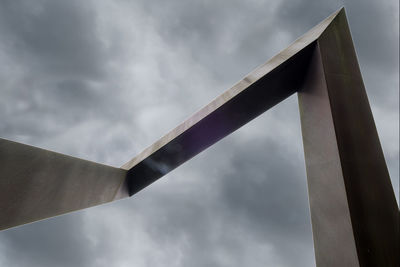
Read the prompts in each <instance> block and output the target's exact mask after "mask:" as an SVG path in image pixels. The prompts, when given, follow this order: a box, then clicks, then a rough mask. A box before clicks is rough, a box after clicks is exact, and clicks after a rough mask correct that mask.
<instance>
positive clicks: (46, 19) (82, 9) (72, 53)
mask: <svg viewBox="0 0 400 267" xmlns="http://www.w3.org/2000/svg"><path fill="white" fill-rule="evenodd" d="M0 12H1V19H0V20H1V22H2V26H1V28H2V29H3V31H2V36H3V38H7V39H8V40H7V41H6V44H8V47H7V48H8V49H9V51H10V52H11V53H13V54H14V56H16V57H17V58H18V59H20V60H21V61H22V63H23V64H29V67H31V68H33V71H35V70H36V68H43V70H40V71H42V75H43V74H46V75H61V76H62V77H65V76H66V77H68V76H69V75H71V76H81V77H82V78H84V79H90V78H92V77H93V78H94V77H97V76H100V75H103V74H104V73H102V64H99V63H101V59H102V58H103V57H104V51H102V49H103V47H102V44H101V42H99V40H98V38H97V36H96V25H95V17H94V16H95V14H94V13H93V11H92V9H91V7H90V5H88V4H87V3H82V2H81V1H68V2H65V1H57V0H56V1H46V0H45V1H37V2H35V3H33V2H32V1H2V3H1V9H0Z"/></svg>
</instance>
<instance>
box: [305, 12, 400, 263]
mask: <svg viewBox="0 0 400 267" xmlns="http://www.w3.org/2000/svg"><path fill="white" fill-rule="evenodd" d="M298 96H299V107H300V117H301V125H302V133H303V144H304V152H305V160H306V169H307V180H308V188H309V190H308V194H309V200H310V210H311V221H312V228H313V235H314V242H315V255H316V262H317V265H318V266H399V210H398V206H397V203H396V199H395V195H394V192H393V187H392V185H391V181H390V177H389V173H388V170H387V167H386V163H385V159H384V156H383V152H382V148H381V145H380V142H379V138H378V134H377V131H376V127H375V123H374V119H373V116H372V112H371V109H370V106H369V103H368V98H367V94H366V92H365V88H364V84H363V80H362V77H361V72H360V69H359V66H358V62H357V57H356V53H355V50H354V47H353V42H352V39H351V35H350V30H349V27H348V25H347V20H346V15H345V12H344V10H343V11H342V12H340V13H339V14H338V15H337V16H336V18H335V19H334V20H333V21H332V22H331V24H330V25H329V26H328V27H327V29H326V30H325V31H324V32H323V34H322V35H321V36H320V37H319V38H318V41H317V46H316V49H315V51H314V54H313V57H312V62H311V64H310V67H309V70H308V74H307V76H306V80H305V82H304V84H303V86H302V90H300V92H299V94H298Z"/></svg>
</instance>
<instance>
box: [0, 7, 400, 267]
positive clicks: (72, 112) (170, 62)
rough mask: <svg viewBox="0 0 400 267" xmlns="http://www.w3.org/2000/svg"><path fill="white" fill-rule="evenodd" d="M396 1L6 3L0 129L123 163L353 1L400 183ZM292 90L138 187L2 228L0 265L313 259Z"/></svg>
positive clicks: (362, 52) (364, 65) (368, 77)
mask: <svg viewBox="0 0 400 267" xmlns="http://www.w3.org/2000/svg"><path fill="white" fill-rule="evenodd" d="M395 2H396V1H392V2H389V1H388V2H385V3H377V2H376V3H375V2H374V1H372V0H371V1H361V0H354V1H346V2H345V3H343V2H340V1H337V2H335V1H325V2H323V1H308V0H302V1H300V0H296V1H289V0H280V1H279V0H277V1H257V0H253V1H246V2H243V1H229V3H228V2H223V1H177V0H176V1H167V2H165V1H164V2H159V1H135V2H132V1H113V2H110V1H89V2H82V1H50V0H49V1H45V0H37V1H2V2H1V4H0V36H1V38H0V61H1V62H2V64H1V65H0V82H1V84H2V86H1V87H0V93H1V98H0V121H1V124H0V136H1V137H5V138H10V139H13V140H18V141H23V142H28V143H31V144H35V145H38V146H44V147H46V148H51V149H54V150H57V151H60V152H63V153H69V154H71V155H75V156H81V157H84V158H87V159H91V160H95V161H101V162H105V163H109V164H116V165H122V164H123V163H124V161H126V160H128V159H129V158H130V157H132V156H134V155H135V153H137V152H139V150H140V149H142V148H144V147H145V146H146V145H148V144H150V143H151V142H153V141H154V140H155V139H156V138H157V137H159V136H161V135H163V134H165V132H166V131H167V130H169V129H171V128H172V127H174V126H175V125H176V124H177V123H179V122H180V121H181V120H183V119H184V118H186V117H188V115H190V113H192V112H194V111H195V110H196V109H198V108H199V107H201V106H203V105H204V104H206V103H207V102H208V101H209V100H211V99H212V98H213V97H215V96H216V95H218V94H220V93H221V92H222V91H223V90H225V89H227V88H228V87H229V86H231V85H232V84H233V83H234V82H236V81H237V80H239V79H240V78H241V77H242V76H243V75H245V74H246V73H248V72H249V71H251V69H253V68H254V67H256V66H257V65H259V64H261V63H263V62H264V61H266V60H267V59H268V58H270V57H271V56H273V55H274V54H275V53H276V52H278V51H279V50H281V49H283V48H284V47H286V46H287V45H288V44H289V43H290V42H292V41H293V40H294V39H295V38H297V37H298V36H300V35H301V34H303V33H304V32H305V31H307V30H308V29H309V28H311V27H312V26H314V25H315V24H316V23H318V22H319V21H321V20H322V19H324V18H325V17H326V16H327V15H329V14H330V13H332V12H334V11H335V10H336V9H337V8H339V7H340V6H341V5H343V4H344V5H345V6H346V11H347V14H348V18H349V22H350V27H351V30H352V33H353V37H354V41H355V45H356V50H357V52H358V56H359V60H360V65H361V70H362V71H363V75H364V78H365V82H366V87H367V90H368V94H369V95H370V98H372V101H371V103H372V104H373V107H374V108H375V110H376V112H375V111H374V110H373V111H374V112H375V114H374V115H375V118H377V116H378V119H376V120H377V122H379V123H381V124H379V123H378V130H379V129H381V132H380V134H383V136H384V137H385V138H384V140H383V141H382V142H383V144H384V149H385V153H386V157H387V159H388V165H389V168H390V170H391V175H392V178H393V179H394V183H396V181H397V185H398V155H399V153H398V145H397V146H393V143H395V142H397V144H398V132H397V133H393V132H395V131H398V129H397V130H396V129H395V130H394V128H395V127H393V123H395V121H396V120H397V121H398V110H397V109H398V82H397V80H398V76H397V73H398V61H397V58H398V49H397V48H398V31H397V30H396V27H397V26H392V25H398V14H396V13H395V12H394V11H393V10H394V8H392V6H395V7H396V8H395V10H396V12H397V10H398V3H395ZM391 5H392V6H391ZM371 17H373V19H371ZM382 40H385V41H384V42H382ZM396 55H397V56H396ZM396 82H397V84H396ZM382 88H384V89H385V90H386V91H382V90H383V89H382ZM393 95H395V97H393ZM389 98H390V101H391V102H390V105H388V101H389ZM295 102H296V101H295V98H291V99H289V101H285V103H282V104H281V105H279V107H276V108H274V109H273V110H271V111H269V112H268V113H267V114H265V115H264V116H262V117H261V118H258V119H257V120H255V121H254V122H252V123H250V124H249V125H247V126H246V127H245V128H243V129H241V130H239V131H238V132H236V133H235V134H234V135H232V136H230V137H229V138H227V139H224V140H223V141H221V142H220V143H218V144H217V145H216V146H214V147H212V148H210V149H209V150H207V151H206V152H204V153H202V154H200V155H199V156H198V157H196V158H195V159H193V160H192V161H190V162H188V163H186V164H185V165H184V166H182V167H180V168H179V169H177V170H175V171H173V172H172V173H170V174H169V175H167V176H166V177H164V178H163V179H162V180H160V181H158V182H156V183H155V184H153V185H152V186H150V187H149V188H146V189H145V190H144V191H142V192H140V193H139V194H138V195H136V196H134V197H133V198H131V199H127V200H123V201H120V202H117V203H114V204H111V205H105V206H100V207H97V208H92V209H89V210H88V211H87V212H83V213H76V214H74V215H66V216H62V217H59V218H55V219H51V220H48V221H43V222H38V223H35V224H31V225H26V226H22V227H19V228H16V229H13V230H9V231H4V232H1V233H0V265H2V266H44V267H46V266H127V265H128V266H132V265H134V266H310V265H313V264H314V255H313V247H312V237H311V226H310V221H309V212H308V204H307V193H306V183H305V181H306V180H305V170H304V162H303V160H304V159H303V152H302V145H301V137H300V126H299V121H298V120H299V119H298V111H297V107H296V103H295ZM396 118H397V119H396ZM379 127H380V128H379ZM397 128H398V127H397ZM381 136H382V135H381ZM386 140H387V141H386ZM385 142H386V143H385ZM395 185H396V184H395ZM21 251H23V254H21Z"/></svg>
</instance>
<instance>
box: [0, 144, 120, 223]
mask: <svg viewBox="0 0 400 267" xmlns="http://www.w3.org/2000/svg"><path fill="white" fill-rule="evenodd" d="M125 176H126V170H122V169H119V168H114V167H110V166H106V165H102V164H98V163H94V162H90V161H87V160H82V159H78V158H74V157H70V156H66V155H62V154H59V153H55V152H51V151H48V150H44V149H40V148H36V147H32V146H28V145H23V144H19V143H16V142H12V141H8V140H5V139H0V230H4V229H7V228H10V227H13V226H18V225H22V224H26V223H30V222H33V221H37V220H41V219H45V218H48V217H52V216H56V215H60V214H63V213H67V212H71V211H75V210H80V209H84V208H88V207H91V206H94V205H99V204H102V203H106V202H109V201H112V200H113V199H114V197H115V194H116V193H117V190H118V188H119V187H120V185H121V183H122V182H123V181H124V179H125Z"/></svg>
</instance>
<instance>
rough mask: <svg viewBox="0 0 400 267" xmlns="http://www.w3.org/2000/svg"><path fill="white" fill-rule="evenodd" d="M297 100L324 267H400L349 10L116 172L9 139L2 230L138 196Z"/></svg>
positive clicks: (392, 206) (0, 156) (393, 206)
mask: <svg viewBox="0 0 400 267" xmlns="http://www.w3.org/2000/svg"><path fill="white" fill-rule="evenodd" d="M295 92H298V93H299V94H298V96H299V108H300V117H301V125H302V133H303V144H304V151H305V160H306V169H307V181H308V187H309V199H310V210H311V222H312V227H313V235H314V244H315V254H316V262H317V265H318V266H398V265H399V256H398V248H399V210H398V206H397V203H396V200H395V197H394V192H393V188H392V185H391V183H390V178H389V174H388V171H387V167H386V163H385V160H384V157H383V153H382V149H381V146H380V143H379V138H378V135H377V132H376V128H375V124H374V121H373V117H372V113H371V110H370V107H369V103H368V99H367V96H366V93H365V89H364V85H363V82H362V77H361V73H360V71H359V67H358V63H357V58H356V54H355V51H354V47H353V43H352V40H351V35H350V31H349V28H348V25H347V21H346V16H345V12H344V9H341V10H339V11H337V12H335V13H334V14H332V15H331V16H330V17H328V18H327V19H325V20H324V21H322V22H321V23H320V24H318V25H317V26H316V27H314V28H313V29H311V30H310V31H309V32H307V33H306V34H305V35H303V36H302V37H300V38H299V39H297V40H296V41H295V42H294V43H293V44H292V45H290V46H289V47H288V48H286V49H285V50H283V51H282V52H280V53H279V54H278V55H276V56H275V57H273V58H272V59H271V60H269V61H268V62H267V63H265V64H264V65H262V66H260V67H258V68H257V69H256V70H254V71H252V72H251V73H250V74H249V75H247V76H246V77H245V78H244V79H242V80H241V81H240V82H238V83H237V84H236V85H234V86H233V87H232V88H230V89H229V90H227V91H226V92H225V93H223V94H222V95H220V96H219V97H217V98H216V99H215V100H213V101H212V102H211V103H210V104H208V105H207V106H205V107H204V108H203V109H201V110H200V111H198V112H197V113H196V114H194V115H193V116H191V117H190V118H189V119H187V120H186V121H185V122H183V123H182V124H180V125H179V126H178V127H176V128H175V129H173V130H172V131H171V132H169V133H168V134H166V135H165V136H164V137H162V138H161V139H160V140H158V141H157V142H155V143H154V144H153V145H151V146H150V147H148V148H147V149H145V150H144V151H143V152H142V153H140V154H139V155H138V156H136V157H135V158H133V159H132V160H130V161H129V162H127V163H126V164H124V165H123V166H122V167H121V168H114V167H110V166H106V165H102V164H98V163H94V162H90V161H86V160H82V159H78V158H74V157H69V156H66V155H62V154H59V153H55V152H51V151H47V150H43V149H39V148H35V147H32V146H28V145H24V144H19V143H15V142H12V141H8V140H5V139H0V164H1V165H0V212H1V213H0V230H4V229H7V228H10V227H14V226H18V225H22V224H26V223H30V222H34V221H37V220H41V219H45V218H48V217H52V216H56V215H60V214H63V213H67V212H71V211H74V210H79V209H84V208H87V207H91V206H94V205H99V204H102V203H106V202H110V201H113V200H116V199H120V198H124V197H128V196H131V195H133V194H135V193H136V192H138V191H140V190H141V189H143V188H144V187H146V186H148V185H149V184H151V183H153V182H154V181H156V180H157V179H159V178H160V177H162V176H163V175H165V174H166V173H168V172H170V171H171V170H173V169H174V168H176V167H178V166H179V165H181V164H182V163H184V162H186V161H187V160H189V159H190V158H192V157H194V156H195V155H197V154H198V153H200V152H201V151H203V150H204V149H206V148H207V147H209V146H211V145H213V144H215V143H216V142H217V141H219V140H220V139H222V138H223V137H225V136H227V135H229V134H230V133H232V132H234V131H235V130H237V129H238V128H240V127H241V126H243V125H244V124H246V123H247V122H249V121H251V120H252V119H254V118H256V117H257V116H259V115H260V114H262V113H263V112H265V111H267V110H268V109H269V108H271V107H273V106H274V105H276V104H278V103H279V102H281V101H282V100H284V99H286V98H287V97H289V96H290V95H292V94H293V93H295Z"/></svg>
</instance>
